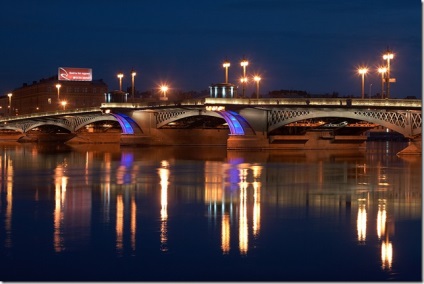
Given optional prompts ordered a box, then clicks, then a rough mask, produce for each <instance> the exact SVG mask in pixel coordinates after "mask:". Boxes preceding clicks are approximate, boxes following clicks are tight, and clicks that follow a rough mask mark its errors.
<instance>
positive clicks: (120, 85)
mask: <svg viewBox="0 0 424 284" xmlns="http://www.w3.org/2000/svg"><path fill="white" fill-rule="evenodd" d="M117 76H118V79H119V90H120V91H122V78H123V77H124V74H122V73H118V75H117Z"/></svg>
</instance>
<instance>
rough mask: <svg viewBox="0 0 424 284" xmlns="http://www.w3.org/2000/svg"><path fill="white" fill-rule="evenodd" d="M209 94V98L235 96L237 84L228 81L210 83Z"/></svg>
mask: <svg viewBox="0 0 424 284" xmlns="http://www.w3.org/2000/svg"><path fill="white" fill-rule="evenodd" d="M209 95H210V97H211V98H237V86H236V85H233V84H230V83H219V84H212V85H211V86H209Z"/></svg>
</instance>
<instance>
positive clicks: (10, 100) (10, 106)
mask: <svg viewBox="0 0 424 284" xmlns="http://www.w3.org/2000/svg"><path fill="white" fill-rule="evenodd" d="M7 96H8V97H9V116H10V112H11V111H12V93H8V94H7Z"/></svg>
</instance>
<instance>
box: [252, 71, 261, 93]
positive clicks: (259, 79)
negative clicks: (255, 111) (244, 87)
mask: <svg viewBox="0 0 424 284" xmlns="http://www.w3.org/2000/svg"><path fill="white" fill-rule="evenodd" d="M253 80H255V82H256V98H257V99H259V82H260V81H261V77H259V76H258V75H256V76H255V77H253Z"/></svg>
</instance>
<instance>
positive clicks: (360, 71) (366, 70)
mask: <svg viewBox="0 0 424 284" xmlns="http://www.w3.org/2000/svg"><path fill="white" fill-rule="evenodd" d="M367 73H368V68H366V67H361V68H359V69H358V74H359V75H362V85H361V98H362V99H363V98H364V93H365V92H364V87H365V85H364V84H365V74H367Z"/></svg>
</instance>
